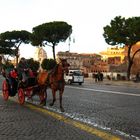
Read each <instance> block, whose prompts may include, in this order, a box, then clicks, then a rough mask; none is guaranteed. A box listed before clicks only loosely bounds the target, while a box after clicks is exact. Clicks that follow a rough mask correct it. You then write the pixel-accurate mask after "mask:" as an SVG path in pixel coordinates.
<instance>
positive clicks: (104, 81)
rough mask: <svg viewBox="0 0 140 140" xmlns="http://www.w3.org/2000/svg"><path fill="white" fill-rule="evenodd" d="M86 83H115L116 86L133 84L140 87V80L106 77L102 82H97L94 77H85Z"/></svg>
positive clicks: (132, 85)
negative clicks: (121, 79) (136, 81)
mask: <svg viewBox="0 0 140 140" xmlns="http://www.w3.org/2000/svg"><path fill="white" fill-rule="evenodd" d="M85 84H100V85H101V84H102V85H114V86H131V87H136V88H140V82H138V83H135V82H133V81H120V80H118V81H117V80H108V79H104V80H103V81H100V82H95V79H93V78H85Z"/></svg>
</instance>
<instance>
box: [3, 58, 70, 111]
mask: <svg viewBox="0 0 140 140" xmlns="http://www.w3.org/2000/svg"><path fill="white" fill-rule="evenodd" d="M68 67H69V64H68V63H67V61H66V60H65V59H61V63H60V64H57V65H56V66H55V67H54V68H53V70H51V71H50V72H48V71H43V72H40V73H39V74H38V75H37V77H36V76H35V77H29V78H28V79H27V81H25V82H22V81H21V80H19V79H18V78H16V77H15V78H11V76H9V74H8V76H7V75H5V74H3V75H4V77H5V80H4V81H3V83H2V92H3V97H4V100H6V101H7V100H8V98H9V96H10V97H12V96H15V95H16V93H17V94H18V101H19V104H24V102H25V97H28V98H31V97H32V96H34V95H38V96H39V97H40V101H41V102H40V104H42V105H45V104H46V99H47V91H46V90H47V88H48V87H50V88H51V90H52V95H53V100H52V102H51V103H50V106H53V105H54V102H55V101H56V91H59V100H60V109H61V111H64V108H63V106H62V95H63V92H64V86H65V80H64V72H68Z"/></svg>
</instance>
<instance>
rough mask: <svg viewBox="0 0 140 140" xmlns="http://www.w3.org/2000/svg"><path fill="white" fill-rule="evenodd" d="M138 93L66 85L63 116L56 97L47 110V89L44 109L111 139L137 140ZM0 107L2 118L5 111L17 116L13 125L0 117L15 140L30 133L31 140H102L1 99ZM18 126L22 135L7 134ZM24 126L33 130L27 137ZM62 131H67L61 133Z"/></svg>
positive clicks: (125, 88)
mask: <svg viewBox="0 0 140 140" xmlns="http://www.w3.org/2000/svg"><path fill="white" fill-rule="evenodd" d="M139 90H140V88H136V87H131V86H114V85H103V84H100V83H93V84H92V83H90V84H87V83H86V82H85V83H84V84H83V85H82V86H79V85H77V84H73V85H67V86H66V88H65V91H64V95H63V106H64V108H65V112H64V113H61V112H60V110H59V101H58V97H59V96H57V101H56V103H55V105H54V106H53V107H50V106H49V103H50V102H51V99H52V96H51V91H50V89H48V90H47V91H48V99H47V105H46V106H44V107H43V108H45V109H47V110H50V111H53V112H55V113H58V114H60V115H62V116H64V117H66V118H70V119H72V120H76V121H78V122H81V123H85V124H87V125H89V126H90V127H94V128H97V129H99V130H103V131H106V132H108V133H111V134H113V135H118V136H121V137H122V139H125V140H140V119H139V118H140V109H139V108H140V92H139ZM33 99H34V102H33V103H34V104H38V103H39V100H38V97H36V96H35V97H34V98H33ZM0 103H1V108H2V109H1V114H3V113H4V112H5V113H8V111H10V112H12V113H13V114H14V113H15V114H16V115H14V118H12V121H14V123H12V121H7V119H9V117H6V118H5V117H4V116H3V115H1V116H3V117H2V118H1V120H2V122H3V121H6V122H7V124H6V125H8V126H9V128H7V129H8V131H9V133H10V132H12V137H14V138H17V139H20V138H21V137H23V139H30V138H29V137H27V136H28V135H29V133H30V135H31V139H34V138H35V137H36V138H37V139H41V140H43V139H47V138H49V139H52V140H53V139H58V140H59V139H77V140H78V139H79V140H81V139H83V140H86V139H91V140H93V139H96V140H98V139H103V138H101V137H100V138H99V137H97V136H95V135H91V134H89V133H87V132H84V131H82V130H80V129H77V128H74V127H73V126H70V125H68V124H66V123H64V122H63V121H58V120H55V119H54V118H52V117H51V116H44V115H43V114H41V113H35V112H34V111H32V110H30V109H27V108H26V107H24V106H23V107H22V106H20V105H18V104H17V103H15V102H12V101H7V102H4V101H3V99H2V98H0ZM13 109H14V111H13ZM5 113H4V114H5ZM26 116H27V118H26ZM12 117H13V115H12ZM34 117H35V118H34ZM3 118H5V120H3ZM35 120H36V121H37V122H36V121H35ZM20 121H21V122H20ZM6 122H5V123H6ZM8 122H9V123H10V124H9V123H8ZM24 122H26V123H24ZM54 122H55V123H54ZM11 123H12V124H11ZM20 123H21V125H20V126H22V127H23V128H22V129H24V131H23V130H20V131H19V132H17V131H15V132H13V131H12V130H10V127H11V126H12V127H13V126H14V124H16V125H15V126H14V128H15V129H17V128H19V127H20V126H19V125H18V124H20ZM27 124H29V125H30V126H32V127H31V128H30V129H29V132H28V134H27V135H26V132H25V130H27V129H28V125H27ZM54 124H55V125H54ZM48 125H49V126H48ZM38 126H39V127H38ZM5 127H6V126H5ZM5 127H3V126H2V128H1V130H3V129H5ZM48 127H49V129H48ZM50 127H51V129H50ZM65 127H66V129H63V130H61V129H62V128H65ZM35 128H36V129H35ZM12 129H13V128H12ZM20 129H21V128H20ZM34 129H35V130H34ZM56 129H57V130H56ZM44 130H45V131H44ZM59 130H60V131H59ZM4 131H5V130H4ZM32 131H33V132H32ZM50 131H51V132H50ZM0 132H3V131H0ZM20 132H21V133H23V132H24V134H25V135H26V137H24V134H22V135H21V134H20ZM40 133H41V134H42V137H41V136H39V134H40ZM44 133H45V135H44ZM54 133H55V134H54ZM63 133H64V135H63ZM14 134H15V135H19V137H15V136H14ZM7 135H8V137H7V136H6V134H5V135H2V133H0V136H3V139H4V138H5V139H6V138H10V137H9V134H7ZM53 135H55V137H53ZM73 136H74V137H73ZM58 137H59V138H58ZM0 139H1V137H0ZM3 139H2V140H3Z"/></svg>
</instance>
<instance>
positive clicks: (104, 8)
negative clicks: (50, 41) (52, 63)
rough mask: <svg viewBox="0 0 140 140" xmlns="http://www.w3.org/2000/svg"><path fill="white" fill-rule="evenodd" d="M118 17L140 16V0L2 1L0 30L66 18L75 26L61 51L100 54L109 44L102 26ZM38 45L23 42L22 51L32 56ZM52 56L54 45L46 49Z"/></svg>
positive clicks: (0, 3) (59, 48) (25, 27)
mask: <svg viewBox="0 0 140 140" xmlns="http://www.w3.org/2000/svg"><path fill="white" fill-rule="evenodd" d="M116 16H122V17H126V18H128V17H133V16H140V0H0V33H3V32H5V31H13V30H27V31H29V32H32V28H33V27H35V26H38V25H40V24H43V23H47V22H52V21H65V22H67V23H68V24H70V25H72V30H73V32H72V35H71V38H72V39H71V40H75V41H74V42H73V41H71V42H70V45H69V41H68V40H67V41H66V42H63V43H59V45H58V46H56V53H57V52H58V51H70V52H77V53H99V52H101V51H103V50H106V49H107V47H109V45H108V44H107V43H106V42H105V39H104V37H103V32H104V31H103V27H105V26H106V25H109V24H110V21H111V20H112V19H114V18H115V17H116ZM35 49H36V47H33V46H31V45H25V44H23V45H22V46H20V54H21V56H24V57H26V58H32V57H33V55H34V52H35ZM44 49H45V50H46V52H47V55H48V57H52V48H51V47H49V46H46V47H45V48H44Z"/></svg>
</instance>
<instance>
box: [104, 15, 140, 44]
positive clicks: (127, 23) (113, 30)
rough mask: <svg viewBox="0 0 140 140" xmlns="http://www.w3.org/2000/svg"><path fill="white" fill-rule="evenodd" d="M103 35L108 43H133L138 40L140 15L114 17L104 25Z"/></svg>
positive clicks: (139, 39) (139, 35)
mask: <svg viewBox="0 0 140 140" xmlns="http://www.w3.org/2000/svg"><path fill="white" fill-rule="evenodd" d="M103 36H104V38H105V41H106V42H107V43H108V44H109V45H119V44H124V45H128V46H131V45H134V44H135V43H137V42H138V41H140V17H132V18H128V19H125V18H122V17H121V16H117V17H115V18H114V20H111V22H110V25H107V26H106V27H104V34H103Z"/></svg>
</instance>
